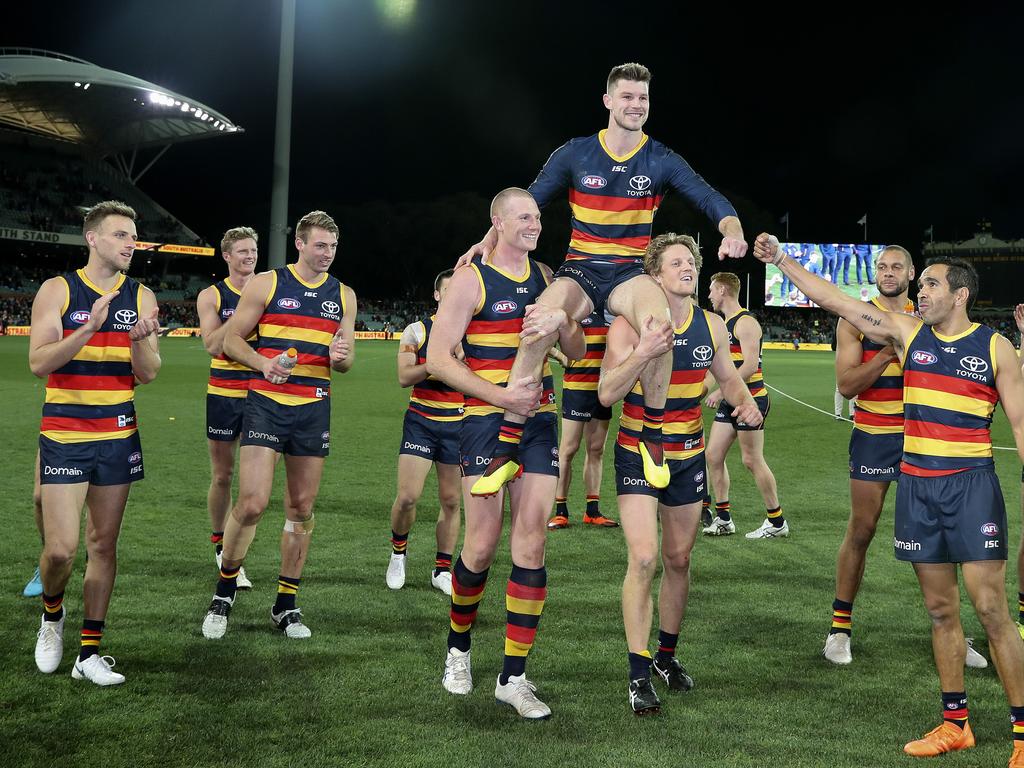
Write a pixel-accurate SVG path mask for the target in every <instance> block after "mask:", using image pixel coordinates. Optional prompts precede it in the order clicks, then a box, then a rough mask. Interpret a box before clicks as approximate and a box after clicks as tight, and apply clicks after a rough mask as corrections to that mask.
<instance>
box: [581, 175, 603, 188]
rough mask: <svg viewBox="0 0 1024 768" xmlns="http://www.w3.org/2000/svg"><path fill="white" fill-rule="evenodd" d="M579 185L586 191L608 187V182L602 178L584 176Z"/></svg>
mask: <svg viewBox="0 0 1024 768" xmlns="http://www.w3.org/2000/svg"><path fill="white" fill-rule="evenodd" d="M580 183H581V184H583V186H584V187H586V188H587V189H600V188H601V187H606V186H608V180H607V179H606V178H604V176H584V177H583V178H582V179H580Z"/></svg>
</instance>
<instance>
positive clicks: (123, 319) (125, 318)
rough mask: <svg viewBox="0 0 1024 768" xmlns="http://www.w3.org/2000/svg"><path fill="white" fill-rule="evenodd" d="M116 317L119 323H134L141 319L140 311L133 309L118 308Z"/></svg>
mask: <svg viewBox="0 0 1024 768" xmlns="http://www.w3.org/2000/svg"><path fill="white" fill-rule="evenodd" d="M114 318H115V319H116V320H117V322H119V323H124V324H125V325H131V324H132V323H134V322H135V321H136V320H138V319H139V313H138V312H136V311H135V310H133V309H119V310H117V312H115V313H114Z"/></svg>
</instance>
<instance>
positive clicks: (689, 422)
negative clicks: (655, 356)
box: [615, 307, 715, 460]
mask: <svg viewBox="0 0 1024 768" xmlns="http://www.w3.org/2000/svg"><path fill="white" fill-rule="evenodd" d="M684 334H685V335H686V337H687V338H688V339H689V341H690V345H689V346H683V345H681V344H679V345H676V346H674V347H673V351H672V378H671V379H670V383H669V387H668V395H667V398H666V400H665V415H664V417H663V421H662V428H661V431H662V446H663V448H664V451H665V458H666V459H673V460H685V459H689V458H692V457H693V456H697V455H698V454H700V453H701V452H702V451H703V450H704V421H703V418H702V416H701V410H700V400H701V397H702V396H703V394H704V375H705V374H706V373H707V368H701V367H697V366H695V365H694V362H695V360H694V357H693V355H692V354H691V353H690V350H691V349H694V348H696V347H698V346H702V345H705V344H706V345H708V346H710V347H711V348H712V350H714V344H715V340H714V337H713V336H712V335H711V329H710V326H709V324H708V320H707V313H706V312H705V311H704V310H702V309H700V308H698V307H694V308H692V309H691V310H690V317H689V319H688V320H687V321H686V322H685V323H683V325H682V326H681V327H680V328H676V329H675V337H676V338H677V339H678V338H680V337H681V336H683V335H684ZM643 427H644V392H643V387H641V386H640V382H639V381H638V382H637V383H636V384H634V385H633V389H632V390H630V391H629V393H627V394H626V397H625V399H624V400H623V403H622V417H621V418H620V419H619V434H618V436H617V437H616V440H615V442H616V444H618V445H621V446H622V447H623V448H625V449H626V450H627V451H632V452H633V453H639V452H640V449H639V448H638V447H637V443H638V442H639V440H640V437H641V435H642V434H643Z"/></svg>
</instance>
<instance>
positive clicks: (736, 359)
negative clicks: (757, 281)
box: [726, 309, 768, 397]
mask: <svg viewBox="0 0 1024 768" xmlns="http://www.w3.org/2000/svg"><path fill="white" fill-rule="evenodd" d="M748 314H750V313H749V312H748V311H747V310H745V309H742V310H740V311H739V312H737V313H736V314H735V315H733V317H731V318H729V320H727V321H726V323H727V324H728V328H729V357H730V358H731V359H732V363H733V365H735V366H736V367H737V368H739V367H740V366H742V365H743V347H741V346H740V340H739V339H738V338H736V332H735V328H736V323H737V321H738V320H739V319H740V317H742V316H744V315H748ZM757 357H758V360H757V368H756V370H755V371H754V372H753V373H752V374H750V376H749V377H748V378H746V379H745V380H744V383H745V384H746V385H747V389H749V390H750V396H751V397H760V396H761V395H765V394H767V393H768V390H767V389H766V388H765V386H764V371H763V370H762V369H761V353H760V350H758V355H757Z"/></svg>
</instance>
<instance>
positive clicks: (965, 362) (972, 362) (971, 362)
mask: <svg viewBox="0 0 1024 768" xmlns="http://www.w3.org/2000/svg"><path fill="white" fill-rule="evenodd" d="M960 365H961V366H962V367H963V368H964V369H965V370H968V371H971V372H972V373H984V372H985V371H987V370H988V363H986V362H985V361H984V360H982V359H981V358H980V357H974V356H973V355H968V356H967V357H961V358H960Z"/></svg>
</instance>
